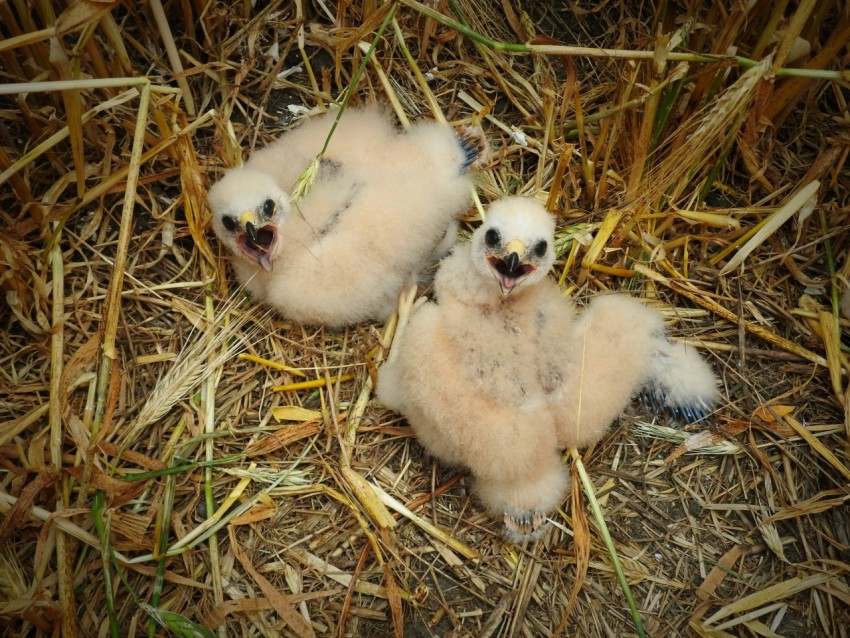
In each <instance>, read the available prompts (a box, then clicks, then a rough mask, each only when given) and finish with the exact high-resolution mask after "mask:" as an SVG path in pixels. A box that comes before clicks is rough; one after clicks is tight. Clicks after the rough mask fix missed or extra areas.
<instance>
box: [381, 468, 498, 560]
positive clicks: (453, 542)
mask: <svg viewBox="0 0 850 638" xmlns="http://www.w3.org/2000/svg"><path fill="white" fill-rule="evenodd" d="M371 485H372V487H373V488H374V489H375V492H376V493H377V494H378V498H380V499H381V501H383V503H384V505H386V506H387V507H389V508H390V509H391V510H395V511H396V512H398V513H399V514H401V515H402V516H404V517H405V518H406V519H408V520H409V521H411V522H413V523H415V524H416V525H418V526H419V528H420V529H421V530H422V531H424V532H427V533H428V534H430V535H431V536H433V537H434V538H437V539H438V540H440V541H442V542H444V543H445V544H446V545H448V546H449V547H450V548H452V549H453V550H454V551H456V552H458V553H460V554H463V555H464V556H465V557H466V558H468V559H470V560H476V559H478V558H481V554H479V553H478V552H477V551H476V550H474V549H472V548H471V547H469V546H468V545H465V544H464V543H461V542H460V541H459V540H457V539H456V538H454V537H453V536H452V535H451V534H449V533H448V532H446V531H445V530H442V529H440V528H439V527H437V526H436V525H434V524H432V523H430V522H428V521H426V520H425V519H424V518H420V517H419V516H417V515H416V514H414V513H413V512H411V511H410V510H409V509H407V508H406V507H405V506H404V505H403V504H402V503H400V502H399V501H397V500H396V499H394V498H393V497H392V496H390V495H389V494H387V493H386V492H385V491H384V490H383V488H381V486H379V485H378V484H377V483H375V482H372V483H371Z"/></svg>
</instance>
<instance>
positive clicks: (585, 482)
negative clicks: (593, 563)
mask: <svg viewBox="0 0 850 638" xmlns="http://www.w3.org/2000/svg"><path fill="white" fill-rule="evenodd" d="M570 453H571V454H572V457H573V460H574V461H575V468H576V472H578V475H579V478H580V479H581V484H582V486H583V487H584V491H585V494H587V502H588V503H589V504H590V509H592V510H593V517H594V518H595V519H596V524H597V525H598V526H599V533H600V534H602V541H603V542H604V543H605V547H606V548H607V549H608V554H609V555H610V556H611V562H612V564H613V565H614V572H615V573H616V574H617V580H618V581H620V587H621V588H622V590H623V594H624V595H625V597H626V601H627V602H628V604H629V609H630V610H631V612H632V621H633V622H634V624H635V629H636V630H637V633H638V636H640V637H641V638H646V631H645V630H644V628H643V621H642V620H641V618H640V612H639V611H638V608H637V603H636V602H635V598H634V596H633V595H632V590H631V588H630V587H629V583H628V581H627V580H626V575H625V574H624V573H623V566H622V564H621V563H620V557H619V556H618V555H617V549H616V548H615V547H614V541H613V539H612V538H611V534H610V532H609V531H608V525H607V524H606V523H605V517H604V515H603V514H602V508H601V507H600V505H599V501H597V500H596V493H595V492H594V490H593V482H592V481H591V480H590V476H588V474H587V470H585V468H584V463H583V462H582V460H581V456H580V455H579V453H578V451H577V450H570Z"/></svg>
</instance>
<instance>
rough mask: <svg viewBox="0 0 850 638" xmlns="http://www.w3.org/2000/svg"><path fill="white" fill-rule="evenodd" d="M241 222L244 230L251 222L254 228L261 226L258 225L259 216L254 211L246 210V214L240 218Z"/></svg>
mask: <svg viewBox="0 0 850 638" xmlns="http://www.w3.org/2000/svg"><path fill="white" fill-rule="evenodd" d="M239 221H240V222H242V227H243V228H244V227H245V224H247V223H249V222H250V223H251V224H254V226H259V224H258V223H257V214H256V213H255V212H254V211H252V210H246V211H245V212H244V213H242V214H241V215H240V216H239Z"/></svg>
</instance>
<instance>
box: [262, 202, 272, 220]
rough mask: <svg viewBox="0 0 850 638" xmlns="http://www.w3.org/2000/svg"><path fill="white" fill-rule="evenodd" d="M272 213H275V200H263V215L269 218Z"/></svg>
mask: <svg viewBox="0 0 850 638" xmlns="http://www.w3.org/2000/svg"><path fill="white" fill-rule="evenodd" d="M272 215H274V200H273V199H267V200H266V201H264V202H263V217H265V218H266V219H268V218H269V217H271V216H272Z"/></svg>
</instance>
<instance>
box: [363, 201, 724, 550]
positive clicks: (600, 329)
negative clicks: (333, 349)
mask: <svg viewBox="0 0 850 638" xmlns="http://www.w3.org/2000/svg"><path fill="white" fill-rule="evenodd" d="M553 243H554V220H553V218H552V217H551V215H549V214H548V213H547V212H546V211H545V209H544V208H543V207H542V206H541V205H540V204H539V203H537V202H535V201H533V200H530V199H523V198H516V197H515V198H507V199H505V200H502V201H500V202H497V203H495V204H493V206H492V207H491V209H490V212H489V214H488V215H487V220H486V222H485V223H483V224H482V225H481V226H480V227H479V228H478V229H477V230H476V231H475V233H474V234H473V236H472V240H471V242H469V243H467V244H463V245H459V246H457V247H456V248H455V250H454V252H453V253H452V254H451V255H449V256H448V257H446V258H445V259H444V260H443V262H442V264H441V265H440V269H439V271H438V273H437V276H436V279H435V295H436V302H428V303H425V304H424V305H422V306H421V307H420V308H419V309H418V310H417V311H416V312H414V313H413V316H412V317H411V319H410V322H409V324H408V325H407V327H406V328H405V331H404V333H403V336H402V338H401V340H400V341H399V342H398V343H396V344H394V346H393V347H394V348H396V349H397V351H396V352H395V353H393V356H392V357H391V358H390V360H389V361H388V362H387V363H386V364H384V366H383V367H382V368H381V369H380V371H379V377H378V388H377V391H378V398H379V399H380V400H381V401H382V402H383V403H384V404H385V405H386V406H387V407H389V408H391V409H393V410H396V411H397V412H400V413H401V414H403V415H404V416H405V417H406V418H407V419H408V421H409V422H410V424H411V425H412V426H413V428H414V430H415V432H416V434H417V436H418V437H419V440H420V441H421V442H422V444H423V445H424V446H425V448H426V449H428V450H429V451H430V452H431V453H432V454H433V455H434V456H436V457H437V458H439V459H441V460H442V461H444V462H446V463H449V464H452V465H461V466H465V467H467V468H469V470H470V471H471V473H472V474H473V475H474V477H475V491H476V493H477V495H478V497H479V499H480V500H481V501H482V503H483V504H484V505H485V506H486V507H487V509H488V510H489V511H490V512H491V513H492V514H493V515H495V516H496V517H498V518H501V519H502V520H503V522H504V524H505V532H506V534H507V536H508V537H509V538H512V539H514V540H519V541H522V540H527V539H530V538H534V537H535V536H537V535H538V534H539V533H540V532H541V530H542V529H543V522H544V520H545V517H546V515H547V514H549V513H551V512H552V511H553V510H554V509H555V508H557V507H558V506H560V504H561V503H562V502H563V500H564V498H565V496H566V493H567V488H568V486H569V476H568V473H567V469H566V467H565V466H564V465H563V463H562V461H561V455H562V450H563V449H564V448H568V447H585V446H587V445H591V444H593V443H595V442H596V441H598V440H599V439H600V438H601V437H602V436H603V435H604V434H605V432H606V430H607V429H608V427H609V426H610V425H611V423H612V421H613V420H614V419H615V418H616V417H617V416H618V415H619V414H620V413H621V412H622V410H623V408H624V407H625V406H626V404H627V403H628V402H629V400H630V399H631V398H632V397H633V396H634V394H635V393H636V392H637V391H639V390H640V389H641V388H646V390H647V392H648V393H649V395H650V396H651V399H652V400H655V401H657V402H660V403H661V404H663V405H664V407H666V408H668V409H670V410H671V411H672V412H674V413H675V414H676V415H677V416H680V417H681V416H688V415H693V416H694V417H701V416H703V415H704V414H705V413H707V411H708V409H709V407H710V405H711V404H712V403H713V402H714V400H715V399H716V395H717V390H716V387H715V381H714V375H713V373H712V372H711V369H710V367H709V366H708V364H706V363H705V362H704V361H703V360H702V359H701V358H700V356H699V355H698V354H697V353H696V352H695V351H694V350H692V349H691V348H685V347H684V346H682V345H681V344H671V343H669V342H668V341H667V340H666V338H665V337H664V328H663V323H662V319H661V316H660V315H659V314H658V313H657V312H655V311H653V310H651V309H649V308H647V307H646V306H644V305H643V304H641V303H640V302H638V301H636V300H634V299H630V298H628V297H625V296H622V295H607V296H603V297H599V298H596V299H594V300H593V301H592V302H591V303H590V305H589V307H588V308H587V310H585V311H584V312H583V313H581V314H580V315H578V316H577V315H576V314H575V311H574V308H573V305H572V303H571V302H570V301H569V300H568V299H567V298H566V297H565V296H564V295H562V293H561V292H560V290H559V289H558V287H557V286H556V285H555V284H554V282H552V281H551V280H549V279H548V278H547V273H548V271H549V269H550V267H551V265H552V263H553V261H554V253H553Z"/></svg>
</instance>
